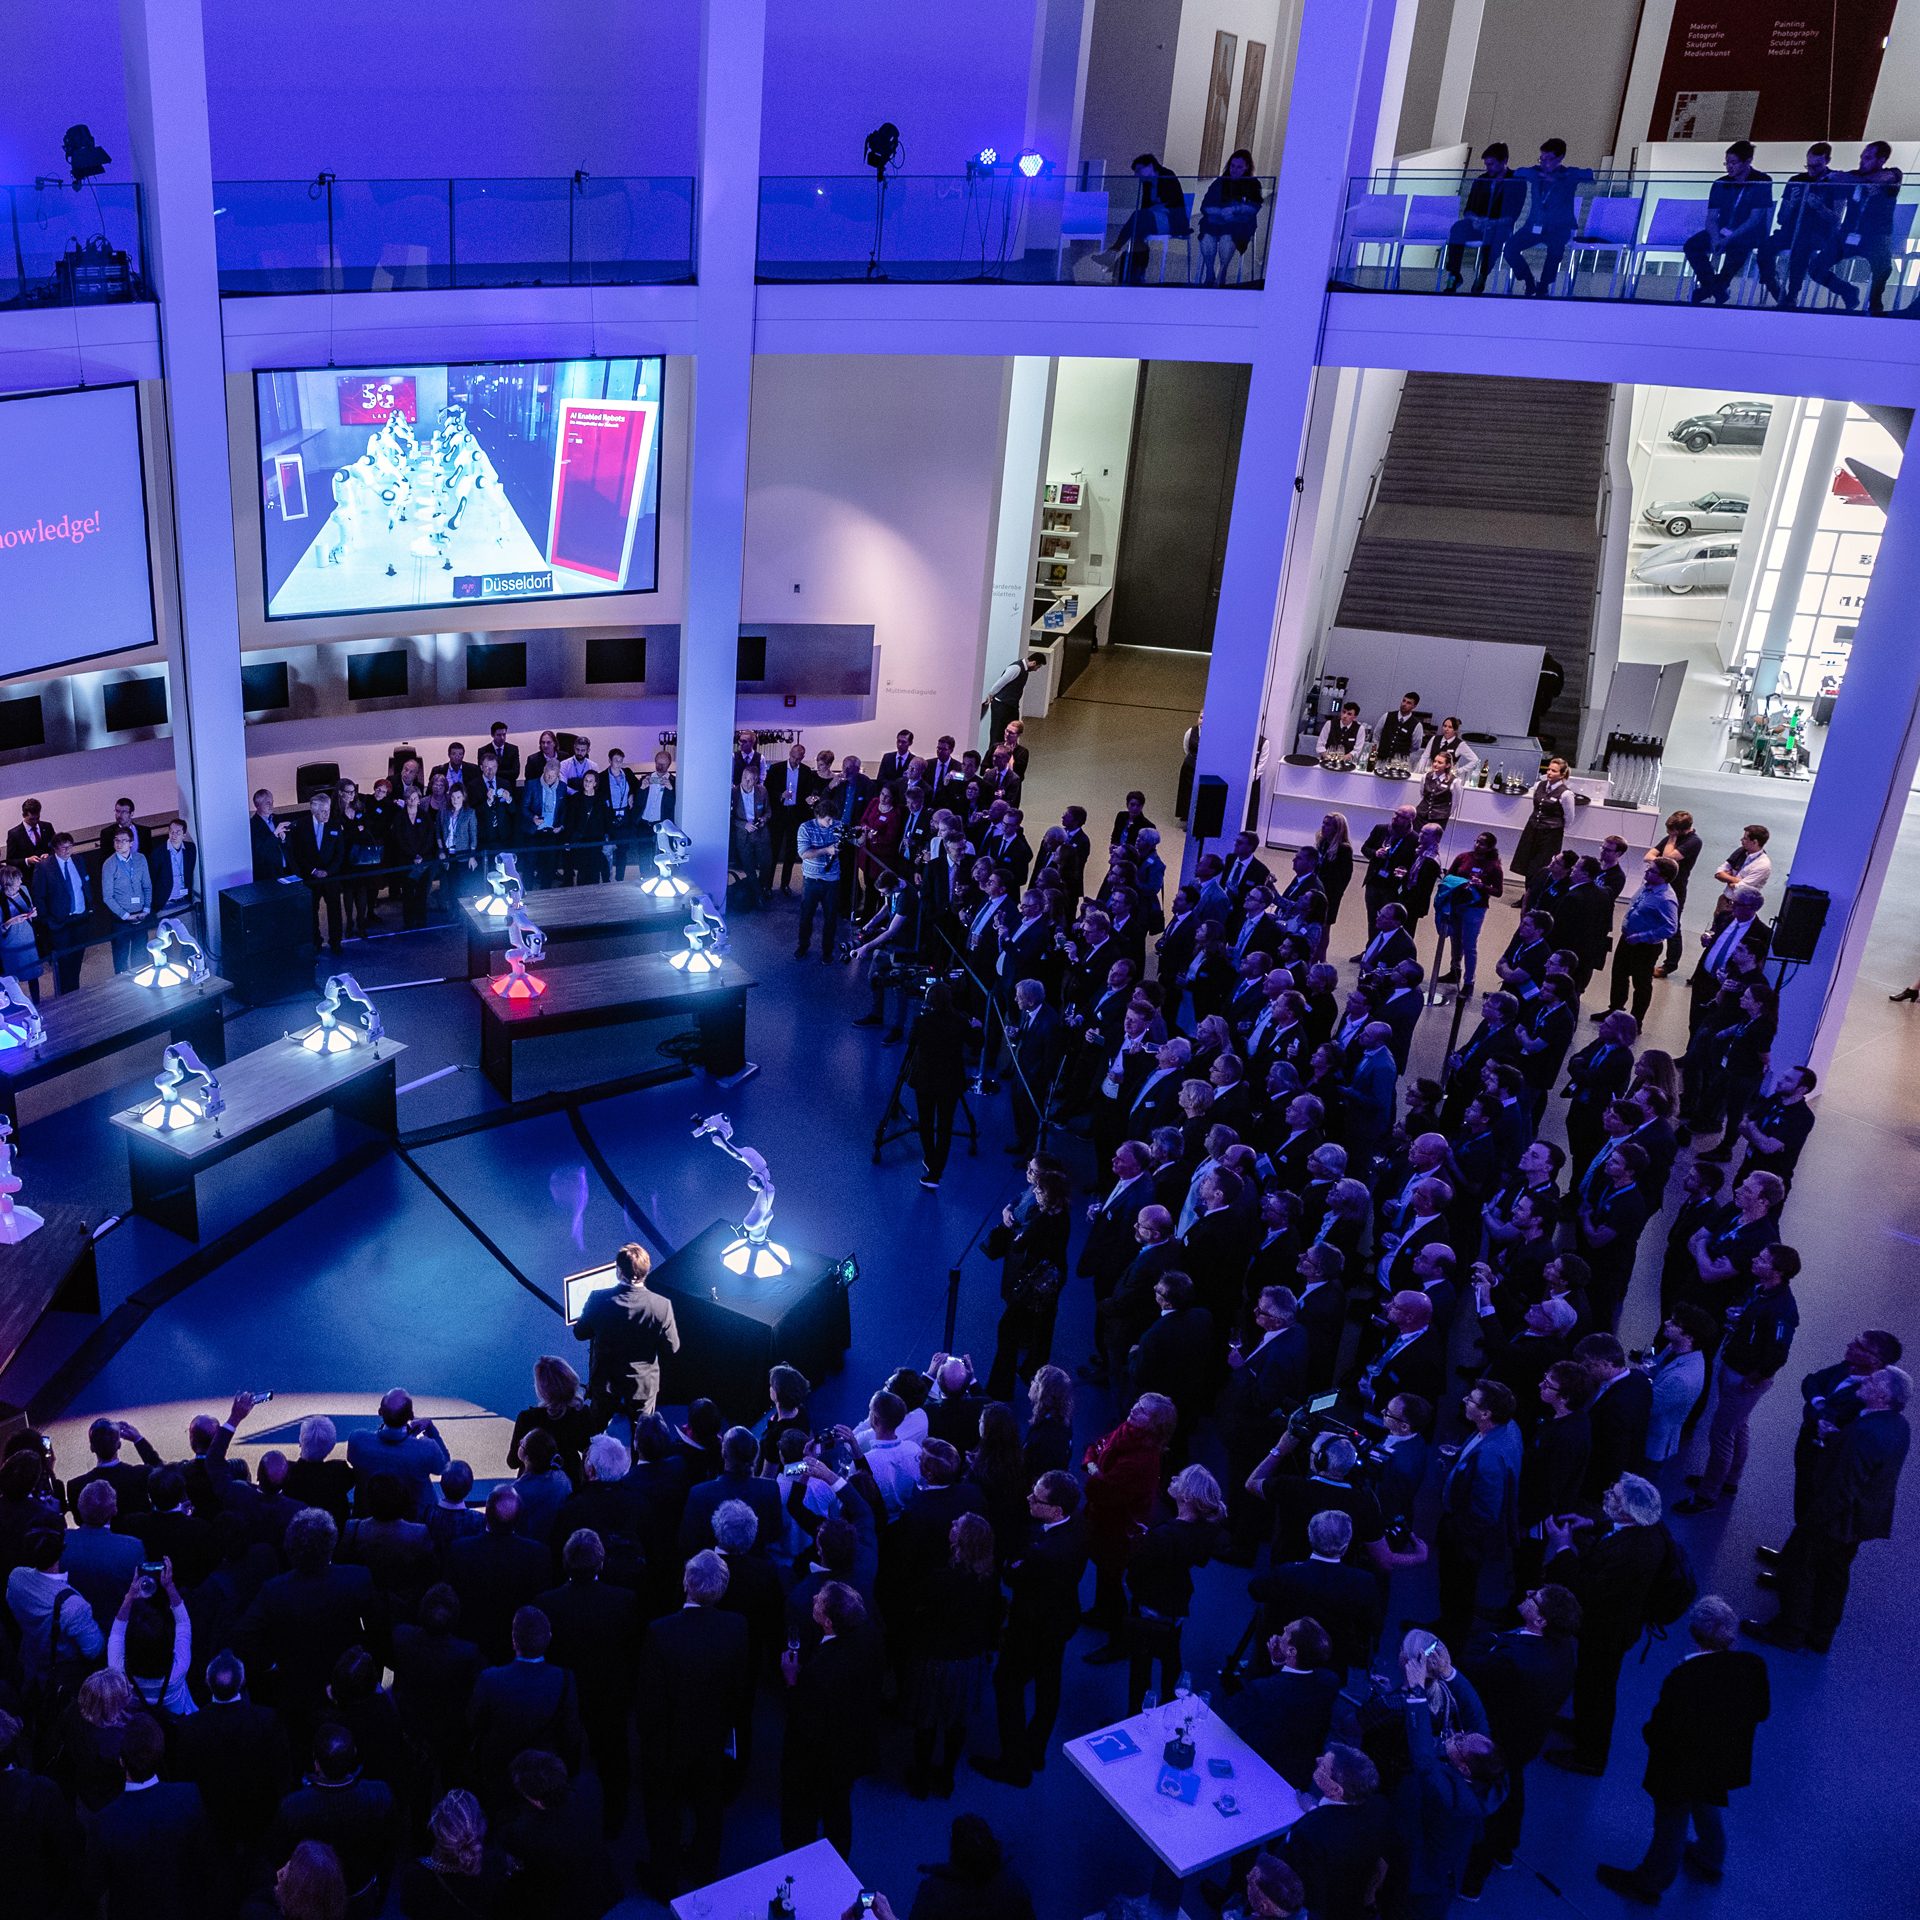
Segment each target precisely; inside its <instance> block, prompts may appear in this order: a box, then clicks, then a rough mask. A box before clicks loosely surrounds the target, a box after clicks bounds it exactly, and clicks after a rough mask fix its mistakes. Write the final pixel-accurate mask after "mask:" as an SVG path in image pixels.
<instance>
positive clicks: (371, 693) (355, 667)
mask: <svg viewBox="0 0 1920 1920" xmlns="http://www.w3.org/2000/svg"><path fill="white" fill-rule="evenodd" d="M407 659H408V656H407V655H406V654H405V653H404V652H397V653H350V654H348V656H347V698H348V699H349V700H397V699H399V698H401V697H402V696H403V695H404V694H405V693H406V691H407Z"/></svg>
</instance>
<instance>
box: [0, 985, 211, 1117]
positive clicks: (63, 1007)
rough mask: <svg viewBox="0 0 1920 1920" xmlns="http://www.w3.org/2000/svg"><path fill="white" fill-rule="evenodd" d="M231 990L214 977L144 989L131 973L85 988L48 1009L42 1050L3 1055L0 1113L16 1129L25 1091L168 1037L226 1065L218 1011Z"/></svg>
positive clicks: (21, 1049)
mask: <svg viewBox="0 0 1920 1920" xmlns="http://www.w3.org/2000/svg"><path fill="white" fill-rule="evenodd" d="M227 986H228V983H227V982H226V981H225V980H223V979H221V978H220V977H219V976H218V975H217V974H216V975H214V976H212V977H211V978H209V979H206V980H203V981H201V982H200V984H199V985H198V986H192V987H142V986H139V985H136V984H135V981H134V978H133V975H132V974H130V973H120V974H116V975H115V976H114V977H113V978H112V979H111V980H103V981H101V982H100V984H99V985H98V986H96V987H81V988H80V989H79V990H78V991H77V992H75V993H63V994H62V995H61V996H60V997H59V999H57V1000H48V1001H45V1002H44V1003H43V1004H42V1006H41V1008H40V1018H41V1020H42V1022H43V1023H44V1024H45V1026H46V1029H47V1037H46V1039H45V1040H44V1041H43V1042H42V1043H41V1044H40V1045H39V1046H37V1047H25V1046H21V1047H8V1048H6V1049H5V1050H4V1051H0V1112H4V1113H5V1114H6V1116H7V1118H8V1119H9V1120H10V1121H12V1122H13V1123H14V1125H15V1126H18V1125H19V1123H20V1110H19V1106H18V1104H17V1101H18V1096H19V1093H20V1090H21V1088H23V1087H37V1086H39V1085H40V1084H41V1083H42V1082H44V1081H48V1080H57V1079H59V1078H60V1077H61V1075H63V1074H67V1073H71V1072H72V1071H73V1070H74V1068H76V1067H83V1066H86V1065H88V1064H89V1063H90V1062H92V1061H95V1060H104V1059H105V1058H106V1057H107V1055H109V1054H111V1053H118V1052H119V1051H120V1050H121V1048H123V1047H130V1046H134V1045H136V1044H137V1043H138V1042H140V1041H142V1040H152V1039H157V1038H159V1037H160V1036H161V1035H163V1034H164V1035H165V1036H166V1037H167V1039H169V1040H186V1041H189V1042H191V1044H192V1046H193V1050H194V1051H195V1052H196V1053H197V1054H199V1056H200V1058H201V1059H202V1060H204V1061H206V1062H207V1064H208V1065H209V1066H215V1067H217V1066H218V1065H219V1064H220V1063H221V1061H223V1060H224V1059H225V1058H226V1057H227V1045H226V1034H225V1028H224V1025H223V1019H222V1015H221V1011H220V1001H221V997H222V995H224V994H225V993H226V991H227Z"/></svg>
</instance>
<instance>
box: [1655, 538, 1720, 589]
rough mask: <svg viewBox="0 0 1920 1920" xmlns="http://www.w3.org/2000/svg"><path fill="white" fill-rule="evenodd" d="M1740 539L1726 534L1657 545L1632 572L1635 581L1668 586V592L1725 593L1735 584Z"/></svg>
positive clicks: (1671, 541)
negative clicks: (1734, 574) (1734, 577)
mask: <svg viewBox="0 0 1920 1920" xmlns="http://www.w3.org/2000/svg"><path fill="white" fill-rule="evenodd" d="M1739 551H1740V545H1739V542H1738V541H1737V540H1729V539H1727V538H1726V537H1725V536H1724V535H1709V536H1708V537H1707V538H1706V539H1701V538H1699V537H1698V536H1695V537H1693V538H1690V539H1686V540H1669V541H1666V542H1665V543H1664V544H1663V545H1661V546H1657V547H1655V548H1654V549H1653V551H1652V552H1651V553H1649V554H1648V555H1646V557H1645V558H1644V559H1642V560H1641V561H1640V563H1639V564H1638V565H1637V566H1636V567H1635V568H1634V570H1633V577H1634V578H1635V579H1636V580H1644V581H1646V582H1647V583H1648V585H1649V586H1656V587H1665V588H1666V590H1667V591H1668V592H1669V593H1692V592H1693V591H1694V590H1695V589H1696V588H1699V589H1703V590H1706V591H1710V592H1715V593H1725V592H1726V590H1727V588H1728V587H1730V586H1731V585H1732V584H1733V562H1734V556H1735V555H1736V554H1737V553H1738V552H1739Z"/></svg>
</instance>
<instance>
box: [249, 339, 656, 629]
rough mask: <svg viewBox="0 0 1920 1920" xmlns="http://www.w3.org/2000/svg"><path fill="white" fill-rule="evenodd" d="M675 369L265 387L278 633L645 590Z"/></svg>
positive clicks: (289, 374)
mask: <svg viewBox="0 0 1920 1920" xmlns="http://www.w3.org/2000/svg"><path fill="white" fill-rule="evenodd" d="M664 365H665V363H664V361H662V360H661V359H659V358H657V357H650V358H644V359H616V360H533V361H488V362H481V363H477V364H473V365H466V366H416V367H379V368H356V369H353V370H350V371H342V370H340V369H338V368H331V367H330V368H325V369H319V368H310V369H304V370H291V371H281V372H271V373H259V374H256V375H255V376H254V378H255V399H256V417H257V425H258V432H259V447H260V486H261V549H262V560H263V568H264V578H265V581H266V596H267V618H268V619H270V620H291V619H300V618H305V617H310V616H313V615H318V614H348V613H375V612H383V611H386V610H388V609H414V608H423V607H442V606H466V605H471V604H476V603H484V602H489V601H496V602H497V601H502V600H564V599H572V598H576V597H579V596H582V595H592V594H608V593H650V592H652V591H653V589H654V587H655V585H656V583H657V581H658V576H659V565H658V561H659V553H658V548H659V525H660V501H659V491H660V433H659V427H660V390H661V379H662V373H663V369H664Z"/></svg>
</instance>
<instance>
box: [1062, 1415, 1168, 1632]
mask: <svg viewBox="0 0 1920 1920" xmlns="http://www.w3.org/2000/svg"><path fill="white" fill-rule="evenodd" d="M1176 1417H1177V1416H1176V1414H1175V1412H1174V1405H1173V1402H1172V1401H1171V1400H1169V1399H1168V1398H1167V1397H1166V1395H1165V1394H1163V1393H1143V1394H1142V1395H1141V1396H1140V1397H1139V1399H1138V1400H1136V1401H1135V1402H1134V1403H1133V1410H1132V1412H1130V1413H1129V1414H1128V1415H1127V1417H1126V1418H1125V1419H1124V1420H1122V1421H1121V1422H1120V1424H1119V1425H1118V1426H1117V1427H1115V1428H1114V1430H1113V1431H1112V1432H1111V1433H1110V1434H1108V1435H1107V1436H1106V1438H1105V1439H1103V1440H1096V1441H1095V1442H1094V1443H1093V1445H1092V1446H1090V1447H1089V1448H1088V1449H1087V1455H1086V1461H1085V1463H1084V1464H1085V1466H1086V1473H1087V1556H1088V1558H1089V1559H1091V1560H1092V1562H1093V1567H1094V1588H1093V1614H1092V1616H1091V1624H1092V1625H1095V1626H1098V1627H1103V1628H1104V1629H1105V1630H1106V1632H1107V1634H1108V1636H1109V1644H1110V1647H1111V1649H1112V1651H1111V1652H1110V1653H1109V1649H1108V1648H1107V1647H1103V1648H1101V1649H1100V1650H1099V1651H1098V1652H1097V1653H1094V1654H1091V1655H1089V1656H1088V1658H1089V1659H1090V1660H1092V1661H1093V1662H1095V1663H1096V1664H1098V1663H1099V1662H1100V1660H1101V1658H1102V1656H1103V1655H1104V1656H1107V1657H1109V1658H1112V1659H1116V1660H1124V1659H1125V1658H1126V1648H1125V1646H1124V1644H1123V1643H1122V1642H1121V1641H1120V1640H1119V1639H1118V1634H1119V1631H1120V1628H1121V1624H1122V1622H1123V1621H1124V1619H1125V1617H1126V1611H1127V1603H1126V1593H1125V1589H1124V1586H1123V1584H1122V1582H1123V1580H1124V1577H1125V1574H1126V1569H1127V1561H1128V1559H1129V1558H1130V1557H1131V1555H1132V1553H1133V1549H1134V1546H1135V1544H1136V1542H1137V1541H1138V1540H1139V1538H1140V1535H1141V1534H1142V1533H1143V1532H1144V1531H1145V1530H1146V1525H1147V1521H1148V1519H1149V1517H1150V1516H1151V1515H1152V1513H1153V1509H1154V1504H1155V1502H1156V1501H1158V1499H1159V1498H1160V1476H1161V1472H1162V1468H1163V1463H1164V1460H1165V1456H1166V1451H1167V1442H1168V1441H1169V1440H1171V1439H1172V1438H1173V1429H1174V1424H1175V1420H1176Z"/></svg>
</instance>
